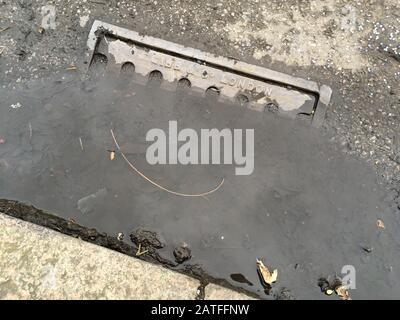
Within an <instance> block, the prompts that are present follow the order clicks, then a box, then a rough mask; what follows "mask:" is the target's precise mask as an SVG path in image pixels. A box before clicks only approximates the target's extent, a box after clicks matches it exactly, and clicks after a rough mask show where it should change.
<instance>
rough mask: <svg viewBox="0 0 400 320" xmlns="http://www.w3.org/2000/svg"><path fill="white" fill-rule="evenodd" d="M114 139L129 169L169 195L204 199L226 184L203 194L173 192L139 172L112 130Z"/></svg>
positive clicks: (221, 183)
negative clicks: (123, 150)
mask: <svg viewBox="0 0 400 320" xmlns="http://www.w3.org/2000/svg"><path fill="white" fill-rule="evenodd" d="M110 132H111V135H112V138H113V140H114V143H115V146H116V147H117V149H118V151H119V153H120V154H121V156H122V158H124V160H125V162H126V163H127V164H128V165H129V167H130V168H131V169H132V170H134V171H135V172H136V173H137V174H138V175H139V176H141V177H142V178H143V179H145V180H146V181H148V182H150V183H151V184H152V185H154V186H156V187H157V188H159V189H161V190H164V191H166V192H168V193H171V194H174V195H177V196H181V197H204V196H206V195H209V194H211V193H213V192H215V191H217V190H218V189H219V188H221V186H222V185H223V184H224V181H225V179H224V178H222V180H221V182H220V183H219V184H218V185H217V186H216V187H215V188H214V189H212V190H209V191H207V192H203V193H195V194H188V193H180V192H176V191H172V190H170V189H167V188H165V187H163V186H161V185H159V184H158V183H157V182H155V181H153V180H151V179H150V178H148V177H147V176H145V175H144V174H143V173H142V172H140V171H139V169H137V168H136V167H135V166H134V165H133V164H132V163H131V162H130V161H129V159H128V158H127V157H126V155H125V154H124V153H123V152H122V150H121V148H120V146H119V144H118V142H117V139H116V138H115V134H114V131H113V130H112V129H110Z"/></svg>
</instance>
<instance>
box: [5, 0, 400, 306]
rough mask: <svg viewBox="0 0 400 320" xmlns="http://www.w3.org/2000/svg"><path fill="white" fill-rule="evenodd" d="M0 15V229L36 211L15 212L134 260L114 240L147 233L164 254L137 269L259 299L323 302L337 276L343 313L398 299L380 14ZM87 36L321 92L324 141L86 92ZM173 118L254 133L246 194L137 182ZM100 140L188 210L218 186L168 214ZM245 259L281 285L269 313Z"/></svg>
mask: <svg viewBox="0 0 400 320" xmlns="http://www.w3.org/2000/svg"><path fill="white" fill-rule="evenodd" d="M48 6H53V8H54V10H55V13H56V18H55V19H54V20H53V19H51V16H49V14H51V12H52V10H53V9H52V7H48ZM260 6H261V7H260ZM0 8H1V12H2V13H1V20H0V21H1V25H0V30H1V32H0V52H2V53H1V55H0V72H1V76H0V84H1V85H2V90H1V97H2V99H1V102H0V104H1V105H0V108H1V109H0V112H1V116H0V139H1V140H0V142H1V143H0V197H1V198H2V199H3V200H1V209H2V210H0V211H6V213H9V214H12V215H16V216H19V217H21V215H22V214H24V213H26V212H28V213H29V212H32V211H35V210H33V209H31V208H30V207H25V206H24V205H22V204H20V202H23V203H31V204H33V205H34V206H35V207H37V208H38V209H41V210H45V211H48V212H51V213H52V214H54V215H55V216H54V219H53V218H52V219H47V218H46V219H44V218H43V217H44V216H42V215H41V214H40V215H39V216H36V215H33V216H35V217H36V218H35V219H37V222H39V223H47V222H46V221H50V222H51V223H52V225H51V227H54V228H55V229H57V228H61V230H62V231H64V232H66V233H68V232H70V231H68V230H70V229H69V228H72V229H74V228H78V231H77V232H76V233H74V235H77V234H79V236H81V237H83V238H85V239H87V240H89V241H97V243H100V244H103V245H106V246H108V247H111V248H114V249H116V250H120V251H121V250H124V251H126V253H128V254H134V255H136V253H137V250H138V248H137V246H136V244H134V243H133V242H131V240H130V236H129V235H130V234H131V233H132V232H133V231H135V230H137V229H138V228H145V229H146V230H149V231H151V232H155V233H156V234H157V235H158V236H160V237H162V238H163V243H164V244H165V245H164V246H163V247H162V248H156V249H154V250H150V251H148V252H146V253H145V254H142V255H140V258H143V259H150V260H152V261H160V262H161V263H165V264H167V265H170V267H172V268H175V269H178V270H183V271H185V270H186V271H187V270H189V271H192V270H197V271H196V273H197V274H201V275H202V276H201V277H202V279H206V280H205V283H206V282H207V281H208V280H207V279H209V278H208V277H210V278H211V279H214V280H215V279H217V278H218V279H224V280H225V281H228V282H229V283H230V284H231V285H235V286H239V287H242V288H244V289H246V290H249V291H251V292H253V293H256V294H258V295H259V296H261V297H263V298H268V297H278V296H279V294H280V293H282V292H283V293H285V295H284V296H286V293H287V292H288V291H289V292H290V294H288V295H287V296H293V297H296V298H321V299H324V298H333V296H332V297H328V296H325V295H324V294H323V293H322V292H321V290H320V288H319V287H318V281H319V279H320V278H324V277H329V276H334V275H335V274H338V275H340V273H341V269H342V267H343V266H345V265H353V266H355V268H356V270H357V289H356V290H350V295H351V297H352V298H384V297H387V298H393V297H398V296H399V292H398V291H399V290H400V286H399V283H398V282H399V270H398V267H397V266H398V265H399V263H398V255H397V252H398V245H399V234H398V231H397V230H398V214H399V211H400V207H399V206H400V185H399V184H400V177H399V172H400V165H399V151H400V147H399V141H400V121H399V117H400V113H399V112H400V111H399V109H400V105H399V94H400V93H399V90H398V87H399V86H398V83H399V58H398V57H399V55H398V52H399V51H398V50H399V48H398V43H399V30H398V25H399V18H398V14H397V15H396V13H397V12H398V8H397V5H396V2H395V1H384V2H382V1H360V2H359V3H354V2H351V1H337V2H334V1H306V2H301V3H299V2H298V1H285V3H282V2H281V1H268V2H266V3H265V4H264V3H263V4H260V3H259V1H247V2H246V3H242V2H239V1H235V0H232V1H219V2H217V3H215V2H209V1H205V2H201V3H194V2H193V3H192V2H184V3H182V2H181V1H168V2H167V1H144V0H143V1H135V2H124V1H111V2H110V3H109V4H107V5H106V4H103V3H102V1H96V2H92V1H89V0H88V1H87V2H83V1H51V2H47V1H37V2H34V3H32V2H30V1H23V0H21V1H16V2H15V1H1V2H0ZM94 19H101V20H105V21H107V22H110V23H115V24H119V25H123V26H126V27H129V28H131V29H133V30H135V31H139V32H141V33H143V34H146V35H152V36H157V37H159V38H163V39H166V40H170V41H174V42H177V43H181V44H184V45H188V46H192V47H195V48H198V49H203V50H206V51H209V52H213V53H216V54H220V55H223V56H230V57H235V58H240V59H241V60H244V61H246V62H250V63H257V64H261V65H264V66H267V67H268V68H271V69H275V70H279V71H283V72H287V73H289V74H292V75H296V76H301V77H303V78H306V79H311V80H315V81H320V82H322V83H326V84H328V85H330V86H331V87H332V88H333V89H334V96H333V103H332V104H331V106H330V108H329V110H328V114H327V119H326V122H325V125H324V128H323V129H321V130H317V131H315V130H314V129H312V128H309V127H308V126H306V125H304V124H302V123H301V122H290V121H288V120H285V119H281V118H279V117H276V116H275V115H274V114H273V113H268V112H267V113H265V114H262V116H260V114H257V115H254V114H253V113H251V112H247V111H246V112H244V111H243V110H242V109H241V108H239V107H238V106H232V105H229V106H228V105H224V104H218V103H211V104H210V103H208V102H206V101H204V100H203V99H202V97H199V96H189V97H187V96H186V97H183V98H182V97H177V96H176V95H175V94H174V93H171V92H170V93H155V92H153V91H151V92H148V91H146V89H143V88H140V87H136V85H133V84H132V86H131V87H129V88H128V89H129V90H127V88H125V89H124V90H122V89H121V87H118V86H115V85H114V83H113V82H111V83H110V82H108V81H104V82H100V83H99V82H94V81H91V80H87V79H84V72H85V71H86V68H87V64H88V61H87V59H86V57H85V54H84V53H85V46H86V40H87V34H88V32H89V28H90V25H91V22H92V21H93V20H94ZM270 21H273V22H274V23H270ZM310 21H313V22H312V23H310ZM270 34H274V35H279V36H278V37H270V36H269V35H270ZM310 43H311V44H312V45H309V44H310ZM332 48H334V49H332ZM82 79H83V80H82ZM116 83H117V82H116ZM132 93H134V94H132ZM172 118H174V119H178V120H179V125H180V126H182V127H193V128H198V129H199V128H202V127H208V126H211V125H214V126H216V127H219V128H222V127H242V128H246V127H249V126H251V127H252V128H255V129H256V131H255V132H256V138H255V141H256V148H257V149H256V150H257V155H256V163H255V176H251V177H248V178H245V179H243V180H240V181H239V179H238V178H237V177H235V176H233V175H232V169H233V168H232V167H229V166H217V167H212V168H208V169H205V168H203V167H195V168H192V167H190V168H182V167H179V168H171V167H168V166H167V167H165V168H164V167H157V166H156V167H152V166H149V165H148V164H147V163H146V162H145V158H144V153H145V150H146V146H147V145H146V143H145V142H144V136H145V133H146V131H147V130H148V129H150V128H153V127H162V128H166V121H167V120H169V119H172ZM110 128H113V129H114V130H115V132H116V134H117V136H118V138H119V140H120V143H121V145H122V146H124V148H125V149H126V150H127V151H126V154H127V156H128V157H129V158H130V159H131V160H132V161H134V162H135V164H137V165H138V167H140V168H141V169H142V170H144V171H145V172H146V173H147V174H149V175H151V176H152V177H154V178H155V179H157V181H160V182H163V183H166V184H168V185H172V186H174V187H175V188H176V189H177V190H184V191H193V192H199V191H202V190H204V189H207V188H209V187H210V185H213V184H214V183H216V182H218V181H219V179H220V178H221V177H225V183H224V186H223V188H222V189H221V190H219V191H218V193H215V194H213V195H212V196H211V197H210V198H209V199H208V200H199V199H197V200H189V201H187V199H180V198H179V197H178V198H174V197H170V195H167V194H165V193H163V192H162V191H160V190H158V189H157V188H154V187H153V186H151V185H149V184H148V183H146V182H145V181H142V180H140V177H138V176H135V175H134V174H133V173H132V172H130V170H129V168H127V166H126V163H124V162H123V161H122V160H121V156H120V154H119V153H118V152H116V151H117V150H116V148H115V145H114V143H113V141H112V137H111V136H110V131H109V129H110ZM110 152H115V159H114V160H110ZM6 199H8V200H6ZM16 200H18V201H19V202H18V203H15V202H13V201H16ZM35 212H36V211H35ZM111 213H112V214H111ZM29 216H30V215H29V214H27V215H25V214H24V218H26V219H29V218H28V217H29ZM60 219H61V220H60ZM378 220H381V221H383V222H384V226H385V229H383V228H380V227H377V221H378ZM50 222H49V223H50ZM53 222H54V223H53ZM58 224H59V226H58V227H57V226H56V225H58ZM78 225H81V226H82V228H83V229H80V227H77V226H78ZM49 226H50V225H49ZM60 226H61V227H60ZM94 229H96V230H97V231H93V230H94ZM90 230H92V231H90ZM74 232H75V231H74ZM99 235H100V236H99ZM93 238H95V240H93ZM99 239H101V240H99ZM104 239H105V240H104ZM115 239H117V240H115ZM118 239H120V240H118ZM121 239H122V241H121ZM117 241H118V242H117ZM184 244H187V245H188V246H189V247H190V250H191V256H192V257H191V258H190V259H189V260H187V261H185V262H183V264H180V265H178V264H177V263H176V261H175V256H174V254H173V252H174V250H175V249H176V248H179V247H181V246H183V245H184ZM141 249H143V250H142V251H145V250H147V249H144V248H141ZM142 251H140V252H142ZM256 258H263V259H264V260H265V262H266V263H267V264H268V265H270V267H271V268H277V269H278V270H279V278H278V281H277V283H276V284H275V285H274V287H273V290H272V292H269V295H266V294H265V293H264V288H263V287H262V286H261V284H260V279H259V278H258V275H257V272H256V269H255V259H256ZM193 265H194V266H196V265H197V267H191V266H193ZM198 270H204V272H200V271H198ZM199 272H200V273H199Z"/></svg>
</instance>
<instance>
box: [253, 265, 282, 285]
mask: <svg viewBox="0 0 400 320" xmlns="http://www.w3.org/2000/svg"><path fill="white" fill-rule="evenodd" d="M256 263H257V271H258V273H259V274H260V276H261V278H262V280H263V282H264V284H266V285H268V286H270V285H271V284H272V283H274V282H275V281H276V280H277V279H278V270H277V269H275V270H274V271H272V273H271V272H270V271H269V270H268V268H267V267H266V266H265V265H264V263H263V262H262V261H261V260H259V259H257V262H256Z"/></svg>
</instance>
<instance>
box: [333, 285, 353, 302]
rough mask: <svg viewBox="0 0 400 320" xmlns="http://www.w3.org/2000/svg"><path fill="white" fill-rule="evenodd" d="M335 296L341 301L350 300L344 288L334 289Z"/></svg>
mask: <svg viewBox="0 0 400 320" xmlns="http://www.w3.org/2000/svg"><path fill="white" fill-rule="evenodd" d="M335 292H336V294H337V295H338V296H339V298H340V299H342V300H350V296H349V291H348V290H347V289H346V287H345V286H339V287H337V288H336V289H335Z"/></svg>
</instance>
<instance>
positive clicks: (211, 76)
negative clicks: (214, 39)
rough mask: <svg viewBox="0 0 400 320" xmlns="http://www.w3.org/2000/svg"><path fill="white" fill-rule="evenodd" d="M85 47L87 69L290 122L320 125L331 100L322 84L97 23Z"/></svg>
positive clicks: (328, 91) (328, 88)
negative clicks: (135, 77)
mask: <svg viewBox="0 0 400 320" xmlns="http://www.w3.org/2000/svg"><path fill="white" fill-rule="evenodd" d="M87 45H88V50H89V54H90V67H93V66H94V65H95V64H96V63H101V64H103V65H104V66H105V68H106V70H107V72H122V73H124V74H127V75H129V74H130V73H132V74H134V73H138V74H141V75H143V76H145V77H149V78H151V79H152V81H158V82H159V83H160V85H161V86H162V87H165V88H167V89H169V88H172V87H174V88H176V85H177V84H178V86H186V87H191V88H192V89H193V90H201V91H204V92H207V93H211V94H213V95H214V96H220V98H221V99H230V100H237V101H238V102H239V103H241V104H243V105H246V106H248V107H249V108H251V109H255V110H258V111H265V110H272V111H274V112H279V113H282V114H284V115H286V116H289V117H291V118H296V117H297V116H299V115H303V116H309V117H310V119H312V124H313V125H314V126H320V125H321V124H322V122H323V120H324V118H325V113H326V109H327V107H328V104H329V101H330V98H331V93H332V90H331V88H330V87H328V86H325V85H322V86H319V85H318V84H317V83H315V82H313V81H307V80H304V79H301V78H296V77H293V76H290V75H287V74H284V73H280V72H277V71H273V70H269V69H266V68H262V67H259V66H255V65H251V64H248V63H245V62H241V61H237V60H235V59H231V58H224V57H219V56H215V55H213V54H210V53H207V52H203V51H200V50H196V49H192V48H188V47H184V46H182V45H178V44H175V43H172V42H168V41H165V40H161V39H157V38H153V37H148V36H142V35H140V34H139V33H137V32H135V31H131V30H128V29H125V28H121V27H118V26H114V25H111V24H108V23H105V22H102V21H98V20H96V21H95V22H94V23H93V25H92V28H91V31H90V34H89V38H88V42H87Z"/></svg>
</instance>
